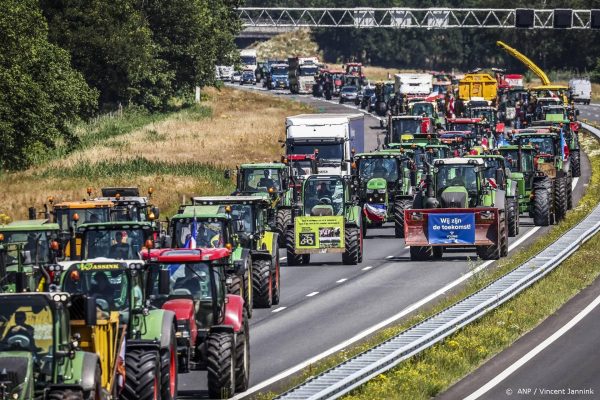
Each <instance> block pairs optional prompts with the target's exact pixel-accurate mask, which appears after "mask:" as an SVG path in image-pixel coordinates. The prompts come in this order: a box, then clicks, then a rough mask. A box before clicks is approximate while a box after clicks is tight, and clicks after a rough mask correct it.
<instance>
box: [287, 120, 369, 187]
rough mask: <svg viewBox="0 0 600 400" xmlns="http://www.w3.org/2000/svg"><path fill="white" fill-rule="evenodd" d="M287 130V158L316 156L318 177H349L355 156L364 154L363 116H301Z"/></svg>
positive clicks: (289, 124)
mask: <svg viewBox="0 0 600 400" xmlns="http://www.w3.org/2000/svg"><path fill="white" fill-rule="evenodd" d="M285 129H286V135H285V136H286V142H285V146H286V154H288V155H292V154H306V155H311V154H315V155H316V157H317V165H318V170H319V174H325V175H328V174H333V175H344V176H345V175H350V174H351V172H352V171H351V168H352V166H351V164H352V161H351V160H352V156H353V154H354V153H361V152H364V148H365V123H364V115H363V114H300V115H295V116H292V117H287V118H286V120H285Z"/></svg>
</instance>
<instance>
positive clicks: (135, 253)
mask: <svg viewBox="0 0 600 400" xmlns="http://www.w3.org/2000/svg"><path fill="white" fill-rule="evenodd" d="M150 234H151V232H150V229H139V228H129V227H112V228H108V229H86V230H85V232H84V235H83V242H82V245H81V249H82V250H81V251H82V258H83V259H86V258H96V257H108V258H115V259H120V260H139V259H141V251H142V248H143V247H144V243H145V242H146V239H148V238H149V236H150Z"/></svg>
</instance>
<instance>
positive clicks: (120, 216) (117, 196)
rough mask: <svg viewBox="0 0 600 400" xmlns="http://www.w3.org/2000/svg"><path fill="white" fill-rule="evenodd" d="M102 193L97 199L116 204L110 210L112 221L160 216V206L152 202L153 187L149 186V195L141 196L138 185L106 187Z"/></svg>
mask: <svg viewBox="0 0 600 400" xmlns="http://www.w3.org/2000/svg"><path fill="white" fill-rule="evenodd" d="M91 192H92V190H91V188H88V194H89V195H91ZM101 193H102V197H98V198H96V199H95V200H105V201H110V202H112V203H113V204H114V206H113V208H112V210H111V211H110V219H111V221H138V222H143V221H155V220H158V218H159V216H160V212H159V209H158V207H156V206H153V205H152V204H151V203H150V201H151V199H152V193H154V189H153V188H148V196H140V190H139V189H138V188H136V187H106V188H102V189H101ZM88 222H89V221H88Z"/></svg>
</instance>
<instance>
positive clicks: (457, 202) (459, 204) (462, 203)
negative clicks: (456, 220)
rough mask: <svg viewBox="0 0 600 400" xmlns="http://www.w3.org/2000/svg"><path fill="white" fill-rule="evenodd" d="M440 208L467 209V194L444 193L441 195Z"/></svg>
mask: <svg viewBox="0 0 600 400" xmlns="http://www.w3.org/2000/svg"><path fill="white" fill-rule="evenodd" d="M442 207H445V208H467V207H468V204H467V194H466V193H460V192H457V193H453V192H450V193H448V192H444V193H442Z"/></svg>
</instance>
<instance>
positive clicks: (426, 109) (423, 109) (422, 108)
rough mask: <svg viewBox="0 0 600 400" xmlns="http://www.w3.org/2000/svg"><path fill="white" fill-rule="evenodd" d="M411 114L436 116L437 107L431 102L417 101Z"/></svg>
mask: <svg viewBox="0 0 600 400" xmlns="http://www.w3.org/2000/svg"><path fill="white" fill-rule="evenodd" d="M410 114H411V115H423V114H425V116H427V117H431V118H433V117H436V115H435V109H434V107H433V104H431V103H415V104H414V105H413V107H412V110H411V113H410Z"/></svg>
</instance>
